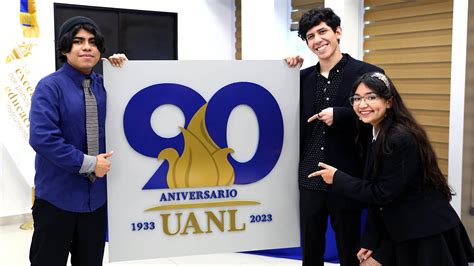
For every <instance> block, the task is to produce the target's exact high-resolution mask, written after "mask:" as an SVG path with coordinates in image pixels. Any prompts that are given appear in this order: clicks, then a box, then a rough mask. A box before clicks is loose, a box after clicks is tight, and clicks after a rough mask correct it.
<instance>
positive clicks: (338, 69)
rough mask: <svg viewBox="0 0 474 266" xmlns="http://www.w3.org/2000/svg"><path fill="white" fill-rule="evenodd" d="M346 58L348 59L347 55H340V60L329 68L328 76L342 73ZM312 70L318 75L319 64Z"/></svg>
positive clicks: (319, 71) (319, 70)
mask: <svg viewBox="0 0 474 266" xmlns="http://www.w3.org/2000/svg"><path fill="white" fill-rule="evenodd" d="M347 57H348V55H347V54H342V58H341V60H339V62H337V64H336V65H335V66H334V67H333V68H331V70H330V71H329V76H332V74H333V73H334V72H337V73H340V72H341V71H342V69H343V68H344V66H345V65H346V64H347ZM314 70H315V71H316V73H317V74H318V75H320V73H321V65H320V64H319V62H318V63H317V64H316V67H315V69H314Z"/></svg>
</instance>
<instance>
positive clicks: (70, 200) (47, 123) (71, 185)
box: [30, 63, 107, 212]
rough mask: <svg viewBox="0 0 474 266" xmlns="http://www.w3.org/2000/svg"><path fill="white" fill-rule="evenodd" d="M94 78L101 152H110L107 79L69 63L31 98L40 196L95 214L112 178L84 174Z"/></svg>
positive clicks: (32, 138) (32, 140)
mask: <svg viewBox="0 0 474 266" xmlns="http://www.w3.org/2000/svg"><path fill="white" fill-rule="evenodd" d="M86 77H90V78H91V79H92V84H91V87H92V91H93V93H94V95H95V97H96V100H97V106H98V107H97V112H98V118H99V149H100V153H104V152H105V115H106V96H107V95H106V91H105V88H104V83H103V78H102V76H101V75H99V74H96V73H94V72H92V73H91V74H90V75H84V74H82V73H80V72H79V71H77V70H76V69H74V68H73V67H71V66H70V65H69V64H67V63H65V64H64V66H63V67H62V68H60V69H59V70H57V71H56V72H54V73H52V74H50V75H48V76H46V77H44V78H43V79H41V80H40V81H39V83H38V85H37V86H36V89H35V91H34V93H33V97H32V99H31V110H30V145H31V146H32V147H33V149H34V150H35V151H36V159H35V169H36V174H35V196H36V198H40V199H42V200H46V201H48V202H49V203H51V204H53V205H54V206H56V207H58V208H60V209H63V210H66V211H72V212H91V211H94V210H96V209H98V208H99V207H101V206H103V205H104V204H105V202H106V199H107V192H106V179H105V178H98V179H97V180H96V181H95V182H94V183H91V182H90V181H89V179H88V178H87V173H85V174H81V173H80V170H81V167H83V163H84V160H85V159H84V158H85V157H86V155H85V154H86V153H87V139H86V138H87V137H86V122H85V117H86V114H85V104H84V91H83V88H82V81H83V80H84V78H86Z"/></svg>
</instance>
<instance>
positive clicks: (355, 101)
mask: <svg viewBox="0 0 474 266" xmlns="http://www.w3.org/2000/svg"><path fill="white" fill-rule="evenodd" d="M378 97H379V96H378V95H377V94H367V95H364V96H359V95H354V96H351V97H350V98H349V101H350V102H351V105H359V104H361V103H362V100H364V101H365V103H366V104H371V103H374V102H375V101H376V100H377V98H378Z"/></svg>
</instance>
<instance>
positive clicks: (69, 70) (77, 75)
mask: <svg viewBox="0 0 474 266" xmlns="http://www.w3.org/2000/svg"><path fill="white" fill-rule="evenodd" d="M61 69H62V70H63V71H64V73H66V75H67V76H69V77H70V78H71V79H72V80H73V81H74V83H75V84H77V85H78V86H80V87H81V88H82V81H83V80H84V79H85V78H90V79H91V80H92V81H91V84H92V83H93V82H94V79H95V77H96V75H97V74H96V73H95V72H94V71H92V72H91V73H90V74H89V75H85V74H82V73H81V72H79V71H78V70H77V69H75V68H74V67H72V66H71V65H69V64H68V63H67V62H64V65H63V66H62V68H61Z"/></svg>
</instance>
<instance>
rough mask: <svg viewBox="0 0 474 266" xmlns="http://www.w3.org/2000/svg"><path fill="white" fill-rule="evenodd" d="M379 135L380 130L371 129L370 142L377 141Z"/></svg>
mask: <svg viewBox="0 0 474 266" xmlns="http://www.w3.org/2000/svg"><path fill="white" fill-rule="evenodd" d="M379 133H380V128H379V129H375V127H372V142H375V141H376V140H377V137H378V135H379Z"/></svg>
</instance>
